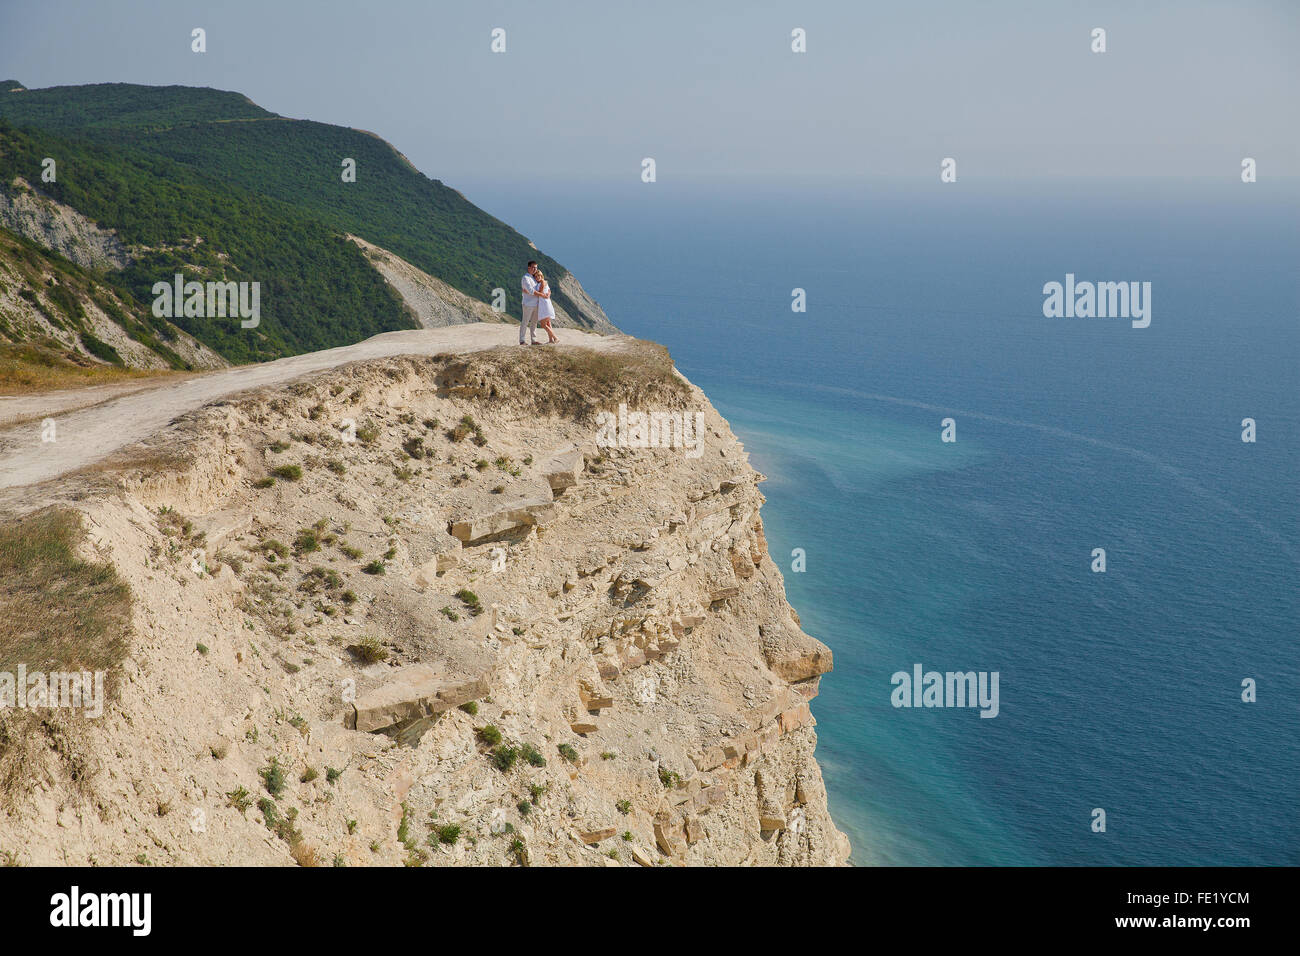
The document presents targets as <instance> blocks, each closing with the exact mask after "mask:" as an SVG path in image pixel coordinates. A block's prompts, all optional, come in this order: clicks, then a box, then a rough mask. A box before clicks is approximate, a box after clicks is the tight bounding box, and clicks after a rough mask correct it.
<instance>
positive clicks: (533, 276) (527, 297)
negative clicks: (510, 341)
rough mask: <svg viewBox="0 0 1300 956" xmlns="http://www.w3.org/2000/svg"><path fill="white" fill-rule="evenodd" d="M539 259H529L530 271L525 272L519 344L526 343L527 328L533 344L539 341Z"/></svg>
mask: <svg viewBox="0 0 1300 956" xmlns="http://www.w3.org/2000/svg"><path fill="white" fill-rule="evenodd" d="M537 288H538V282H537V260H536V259H529V260H528V271H527V272H525V273H524V281H523V293H524V318H523V321H522V322H520V323H519V344H520V345H526V344H528V343H526V342H525V341H524V330H525V329H527V330H528V332H529V335H530V337H531V338H532V344H533V345H538V344H539V343H538V341H537Z"/></svg>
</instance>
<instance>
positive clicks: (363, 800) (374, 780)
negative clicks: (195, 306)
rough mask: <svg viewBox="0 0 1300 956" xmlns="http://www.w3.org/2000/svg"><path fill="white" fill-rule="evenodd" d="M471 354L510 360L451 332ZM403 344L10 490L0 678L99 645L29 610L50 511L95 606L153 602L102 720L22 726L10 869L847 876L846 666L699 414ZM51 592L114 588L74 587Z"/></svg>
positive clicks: (486, 340)
mask: <svg viewBox="0 0 1300 956" xmlns="http://www.w3.org/2000/svg"><path fill="white" fill-rule="evenodd" d="M452 333H455V334H457V335H459V336H461V337H462V338H459V339H455V340H454V341H456V342H461V341H463V337H464V336H466V335H469V334H471V333H472V334H473V335H475V336H477V337H478V338H481V339H482V342H481V343H479V345H478V347H477V348H475V349H474V350H466V349H464V348H459V347H456V348H446V347H445V346H442V347H440V342H441V341H442V340H441V339H440V338H439V337H440V336H443V337H446V338H447V341H449V342H450V341H453V339H452V338H451V335H452ZM401 334H402V335H407V336H412V335H420V336H426V337H427V343H428V347H427V348H421V349H420V350H419V351H420V352H421V353H422V354H418V355H403V356H395V357H387V358H378V359H371V360H367V361H363V362H356V363H350V364H346V365H343V366H341V367H338V368H332V369H327V370H325V371H323V372H317V373H314V374H312V375H309V376H306V377H302V378H298V379H296V380H294V381H292V382H289V383H287V384H275V385H273V386H269V387H264V388H262V389H260V390H254V391H243V392H240V393H238V394H233V395H230V396H228V397H226V398H224V399H223V400H219V401H217V402H214V403H211V404H208V405H205V406H204V407H202V408H200V409H198V410H197V411H193V412H190V413H188V414H186V415H183V416H181V417H179V418H177V419H176V420H175V421H173V422H172V423H171V424H170V425H169V426H167V427H166V428H165V429H164V430H162V431H161V432H158V433H157V434H155V435H153V437H151V438H150V439H148V440H147V441H145V442H143V443H140V444H137V445H133V446H131V447H130V448H128V449H126V450H124V452H122V453H120V454H118V455H117V456H116V457H114V458H111V459H108V460H106V461H100V462H97V463H95V465H94V466H93V467H92V468H90V469H86V470H83V471H81V472H78V473H75V474H71V475H65V476H64V477H62V478H59V479H57V480H56V481H54V482H49V483H46V484H45V485H42V486H40V487H39V488H27V489H20V491H21V495H20V496H19V498H17V499H15V498H14V497H13V496H12V495H11V497H10V498H9V503H10V505H11V506H13V511H12V513H11V514H10V515H8V516H7V517H6V519H5V520H6V523H9V524H10V527H11V528H18V529H23V528H25V529H26V530H25V531H22V532H21V533H15V534H13V535H11V537H10V538H9V539H8V544H7V545H6V544H5V543H4V542H3V541H0V564H2V563H3V561H4V560H10V561H11V562H16V563H14V564H13V566H14V567H15V568H18V571H16V572H11V573H8V574H6V575H5V580H6V581H7V582H8V583H7V584H0V599H2V600H0V603H3V604H6V606H7V607H8V608H9V611H8V613H6V614H5V616H4V617H5V619H4V621H3V622H0V638H3V639H2V640H0V647H3V648H6V652H5V655H4V656H5V659H4V660H3V661H0V669H6V668H7V669H13V668H14V667H16V666H17V664H18V663H23V662H24V660H25V662H26V664H27V667H28V668H29V670H30V669H34V668H37V667H41V668H44V669H46V670H51V671H52V670H55V669H56V667H57V665H58V664H60V663H61V662H62V663H65V664H67V665H68V666H72V667H81V666H89V665H87V664H85V661H86V660H88V659H89V657H88V656H87V655H89V654H90V653H91V650H93V648H91V647H89V646H88V642H87V641H85V640H82V641H80V643H79V644H78V646H77V647H76V649H75V650H70V649H69V647H67V646H64V645H63V644H59V645H58V646H53V645H52V644H51V643H50V642H51V641H52V640H53V636H54V635H56V633H57V632H58V629H57V627H55V624H54V622H55V621H56V620H57V619H58V618H59V613H60V612H59V608H58V607H52V608H46V609H45V610H44V611H41V612H39V613H40V615H41V616H42V618H43V620H44V623H41V622H38V621H35V620H33V618H34V617H35V616H36V615H37V613H38V612H37V611H35V610H32V609H34V608H36V607H37V605H36V604H32V603H31V602H32V600H34V599H33V598H32V597H31V595H30V594H28V595H27V596H26V597H24V596H23V594H20V593H17V590H16V589H18V588H20V587H21V586H22V582H23V581H24V580H26V578H24V575H37V574H39V568H37V567H36V564H34V563H33V562H35V561H36V559H35V558H33V559H31V560H30V561H28V562H27V563H26V564H24V563H23V557H22V554H21V553H19V552H21V551H22V549H23V548H25V547H29V546H30V545H25V544H23V543H22V542H23V541H26V542H32V541H36V540H38V539H40V538H41V536H42V535H44V534H46V533H52V532H50V530H49V529H50V527H52V526H50V525H49V522H50V521H51V520H52V519H51V517H50V516H51V515H59V514H67V513H71V515H72V518H73V520H72V522H71V524H70V525H69V527H71V529H72V531H71V532H69V533H70V534H71V537H70V539H69V540H70V544H71V546H72V547H73V548H75V549H76V553H75V561H73V559H71V558H69V559H68V560H69V561H72V563H71V564H69V567H75V568H76V569H79V570H78V571H77V573H79V574H80V573H89V572H86V571H85V569H92V570H93V569H98V570H96V571H95V572H94V573H95V574H96V575H98V577H96V578H95V580H96V581H97V582H98V584H96V585H95V587H96V588H98V590H97V591H95V592H94V594H95V598H94V599H95V601H99V600H100V599H101V598H102V597H103V594H104V593H105V590H104V589H105V588H106V587H107V584H106V583H105V582H106V581H108V580H110V579H111V580H112V581H116V582H118V583H119V584H121V585H124V586H125V589H129V595H130V597H129V601H126V600H125V599H124V603H122V604H121V605H116V604H115V605H112V606H111V607H109V606H108V605H105V607H106V608H108V609H107V610H104V611H103V614H102V617H103V619H102V620H100V621H99V622H98V623H99V625H100V627H99V628H98V630H96V631H95V633H96V634H99V635H100V637H99V638H97V640H98V641H99V642H100V643H102V650H103V655H102V659H103V660H106V661H109V665H108V666H107V667H106V670H107V671H108V673H109V681H108V685H109V691H108V692H109V694H110V697H111V699H110V702H109V704H108V705H107V706H106V708H105V710H104V713H103V715H102V716H100V717H98V718H93V719H92V718H90V717H87V716H81V715H78V714H76V713H71V712H60V713H57V714H54V715H53V716H48V717H41V716H39V714H40V712H38V711H30V710H26V711H24V710H16V709H11V710H8V711H0V782H2V783H3V786H4V791H3V794H2V796H3V799H4V801H5V805H6V809H7V811H8V812H7V815H6V816H4V817H0V848H4V849H7V850H11V851H12V850H14V849H16V848H21V849H17V851H16V852H17V861H18V862H22V863H31V864H54V863H72V864H83V863H99V864H114V863H129V862H132V861H138V862H149V863H153V864H168V865H171V864H258V865H275V864H288V863H291V862H294V861H296V862H298V863H300V864H305V865H315V864H322V865H328V864H330V863H331V862H333V863H336V864H340V865H342V864H346V865H352V866H359V865H396V864H400V863H406V864H408V865H420V864H423V865H457V864H459V865H470V864H482V865H506V864H520V863H523V864H529V865H583V864H586V865H637V864H640V865H643V866H651V865H675V864H704V865H707V864H731V865H740V864H751V865H772V864H778V865H826V864H839V863H843V862H844V861H845V860H846V858H847V855H848V842H847V839H846V838H845V837H844V835H843V834H841V833H840V832H839V831H838V830H837V829H836V828H835V825H834V823H833V822H832V820H831V818H830V816H829V814H828V812H827V805H826V792H825V788H824V786H823V783H822V778H821V773H820V770H819V769H818V766H817V762H816V760H815V757H814V748H815V745H816V734H815V731H814V721H813V719H812V716H811V714H810V711H809V701H810V700H811V699H812V698H813V697H814V696H815V695H816V693H817V688H818V682H819V680H820V678H821V676H822V675H823V674H824V673H826V672H828V671H829V670H830V667H831V655H830V652H829V650H828V649H827V648H826V647H825V646H823V645H822V644H820V643H819V642H818V641H816V640H815V639H813V638H812V637H810V636H809V635H807V634H805V633H804V632H803V631H802V630H801V628H800V624H799V619H798V615H797V614H796V613H795V612H794V611H793V610H792V609H791V607H790V606H789V604H788V603H787V601H786V598H785V594H784V590H783V582H782V577H781V574H780V571H779V570H778V568H777V567H776V565H775V564H774V563H773V562H772V560H771V559H770V557H769V556H768V553H767V545H766V541H765V539H764V536H763V524H762V519H761V515H760V509H761V505H762V503H763V496H762V494H761V493H760V491H759V484H760V482H761V481H762V476H761V475H759V474H758V473H756V472H755V471H754V469H753V468H752V467H750V465H749V464H748V460H747V457H746V454H745V451H744V449H743V447H742V446H741V444H740V443H739V442H738V441H737V439H736V437H735V436H734V435H733V434H732V432H731V430H730V428H729V427H728V425H727V423H726V421H724V420H723V419H722V418H721V417H720V416H719V415H718V413H717V412H716V411H715V410H714V409H713V407H712V406H711V405H710V404H709V402H708V400H707V398H706V397H705V396H704V394H703V393H702V392H701V391H700V390H699V389H698V388H695V387H694V386H693V385H691V384H690V383H688V382H686V381H685V380H684V379H683V378H681V376H680V375H678V374H677V373H676V371H675V370H674V369H673V368H672V366H671V363H670V361H669V360H668V357H667V353H666V352H665V351H664V350H663V349H662V348H660V347H658V346H654V345H651V344H650V343H644V342H638V341H637V340H634V339H629V338H626V337H605V338H604V339H601V338H600V337H597V336H588V335H583V334H582V333H576V332H567V333H566V334H565V344H564V345H562V346H561V347H558V348H548V347H538V348H523V349H521V348H518V347H517V346H505V347H497V345H498V343H506V342H508V341H509V340H510V338H511V337H512V336H513V334H514V333H513V330H512V329H510V328H507V327H504V326H501V325H488V324H484V325H481V326H472V327H460V328H458V329H437V330H431V331H428V332H420V333H401ZM595 343H601V344H600V347H599V348H586V347H583V346H584V345H586V344H595ZM219 374H223V375H230V374H232V373H219ZM620 406H625V407H624V408H622V409H621V408H620ZM638 411H641V412H651V413H654V418H653V422H652V423H653V425H654V428H653V429H651V428H649V427H648V426H649V425H650V424H651V422H645V423H642V422H639V421H638V418H637V414H636V413H637V412H638ZM642 424H645V425H646V426H647V427H646V428H644V429H642V428H640V427H639V426H640V425H642ZM683 426H684V427H683ZM3 439H4V436H0V442H2V441H3ZM643 439H646V440H644V441H643ZM620 440H622V442H623V445H622V446H621V447H620V445H619V444H618V442H619V441H620ZM611 442H612V443H613V444H611ZM639 446H649V447H639ZM15 502H17V504H15ZM34 509H45V510H34ZM51 509H53V510H51ZM41 521H45V522H46V524H45V525H41V524H39V523H40V522H41ZM34 523H35V524H34ZM78 529H80V530H78ZM6 548H7V549H8V550H6ZM15 555H17V557H15ZM6 556H7V557H6ZM62 579H63V580H65V581H71V580H72V578H71V577H69V576H68V575H67V574H63V575H62ZM31 580H33V581H35V580H37V579H36V578H32V579H31ZM88 587H89V585H88ZM87 593H88V594H89V592H87ZM24 600H26V601H27V602H28V604H27V605H24V604H23V601H24ZM42 600H44V601H45V602H46V604H49V603H50V602H53V603H55V604H57V602H58V601H59V600H64V601H69V602H72V601H76V602H77V603H78V604H79V605H80V606H81V607H82V613H83V616H85V615H88V614H90V613H91V611H89V610H86V609H87V608H91V606H92V603H93V602H91V601H90V600H89V598H86V597H78V596H77V592H76V589H75V586H74V584H72V583H69V584H66V585H65V586H64V588H63V589H62V590H61V591H60V592H59V594H58V595H57V596H56V595H54V594H53V592H51V594H50V595H48V596H47V597H46V598H43V599H42ZM93 606H94V607H99V606H100V605H99V604H94V605H93ZM24 607H28V608H29V611H28V612H24V611H23V608H24ZM113 608H116V610H113ZM95 613H97V614H98V613H99V612H95ZM42 642H45V643H44V644H42ZM96 646H98V645H96ZM14 648H26V650H25V651H24V652H23V653H24V654H25V655H26V657H25V658H23V659H17V658H16V657H15V653H14V650H13V649H14ZM61 655H62V656H61Z"/></svg>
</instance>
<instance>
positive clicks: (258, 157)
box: [0, 84, 603, 361]
mask: <svg viewBox="0 0 1300 956" xmlns="http://www.w3.org/2000/svg"><path fill="white" fill-rule="evenodd" d="M46 156H51V157H55V158H56V159H57V160H58V163H59V166H58V170H59V174H58V181H57V182H56V183H43V182H40V169H41V166H40V163H41V160H42V159H43V158H44V157H46ZM344 158H351V159H354V160H355V161H356V170H357V176H356V181H355V182H343V181H342V178H341V176H340V173H341V171H342V165H341V164H342V161H343V159H344ZM16 176H21V177H23V178H25V179H26V180H27V181H28V182H30V183H32V185H33V186H35V187H36V188H38V189H40V190H41V191H42V192H44V193H46V194H48V195H49V196H51V197H52V198H54V199H56V200H58V201H59V202H62V203H66V204H67V205H69V206H72V207H73V208H74V209H76V210H78V211H79V212H81V213H83V214H85V215H86V216H88V217H90V218H91V219H93V220H95V221H96V222H98V223H99V224H100V225H102V226H105V227H107V228H114V229H116V230H117V231H118V234H119V236H120V237H121V239H122V241H123V242H125V243H127V244H128V245H129V246H145V247H149V249H150V250H151V251H148V252H144V253H142V254H140V255H139V258H138V260H137V261H136V262H135V263H134V264H133V265H132V266H131V267H130V268H128V269H127V270H125V271H124V272H122V273H121V274H119V275H118V276H117V277H116V279H110V281H118V282H120V283H121V284H122V285H123V288H124V289H126V290H127V291H129V292H130V293H131V294H132V295H134V296H135V297H136V298H137V299H140V300H141V301H144V302H149V301H152V295H151V292H150V290H151V288H152V286H153V283H154V282H156V281H159V280H169V279H170V277H171V276H172V274H173V273H174V272H177V271H181V272H184V273H185V274H186V276H187V278H188V277H191V275H192V274H194V273H196V272H201V273H202V276H201V277H202V278H212V279H229V280H232V281H241V280H247V281H260V282H261V284H262V322H261V325H260V327H259V328H258V329H256V330H245V329H241V328H240V327H239V323H238V322H231V321H229V320H223V319H197V318H192V319H186V318H183V317H178V318H176V319H175V320H174V321H175V322H176V324H177V325H178V326H180V327H181V328H183V329H185V330H186V331H187V332H190V333H191V334H193V335H194V336H195V337H196V338H199V339H200V340H201V341H203V342H205V343H206V344H208V345H209V346H211V347H212V348H214V349H215V350H216V351H218V352H220V353H221V354H222V355H224V356H226V357H227V358H229V359H231V360H232V361H253V360H263V359H267V358H271V357H274V356H277V355H284V354H291V353H295V352H302V351H308V350H313V349H320V348H328V347H331V346H335V345H341V344H345V343H348V342H354V341H357V340H359V339H361V338H365V337H367V336H369V335H373V334H375V333H377V332H381V331H387V330H392V329H398V328H410V327H411V326H412V320H411V319H410V317H409V316H408V314H407V312H406V311H405V309H404V308H403V306H402V303H401V302H400V300H399V299H398V298H397V296H396V295H395V294H394V293H393V292H392V291H391V289H389V288H388V286H387V285H386V283H385V282H384V281H383V279H382V278H381V277H380V276H379V275H378V274H377V273H376V272H375V271H374V270H373V269H372V268H371V267H370V266H369V264H368V263H367V262H366V260H365V258H364V257H363V256H362V255H361V253H360V250H358V249H357V248H356V247H355V246H354V245H353V244H352V243H350V242H348V241H346V240H345V239H343V238H342V234H343V233H345V232H348V233H353V234H355V235H358V236H360V237H362V238H363V239H366V240H368V241H370V242H373V243H375V244H376V245H379V246H382V247H384V248H386V249H388V250H390V251H392V252H394V253H396V254H397V255H400V256H402V257H403V258H404V259H407V260H408V261H409V262H411V263H412V264H413V265H415V266H417V267H418V268H420V269H423V270H424V271H425V272H428V273H429V274H431V275H433V276H435V277H437V278H439V279H442V280H443V281H444V282H447V283H448V284H449V285H451V286H453V287H455V288H457V289H459V290H460V291H462V292H464V293H466V294H467V295H470V296H473V297H474V298H477V299H480V300H482V301H490V299H491V296H492V290H493V289H494V288H497V287H501V288H504V289H506V291H507V299H508V307H509V308H510V310H511V311H512V312H513V313H514V314H516V315H517V314H518V309H519V284H518V276H519V274H520V272H521V271H522V264H523V263H524V262H525V261H526V260H528V259H529V258H535V259H537V260H538V261H539V262H541V263H542V267H543V268H544V269H545V270H547V271H548V272H549V273H550V274H551V275H552V277H556V278H558V277H559V276H561V275H563V274H564V273H565V271H566V270H564V269H563V267H562V266H560V265H559V264H558V263H556V262H555V261H554V260H552V259H550V258H549V257H547V256H545V255H543V254H541V253H539V252H537V251H536V250H535V249H533V247H532V246H531V245H530V244H529V243H528V241H527V240H526V239H525V238H524V237H523V236H521V235H519V233H517V232H515V230H513V229H511V228H510V227H509V226H507V225H506V224H505V223H502V222H501V221H500V220H498V219H495V218H494V217H492V216H490V215H488V214H487V213H485V212H484V211H483V210H481V209H479V208H478V207H476V206H474V205H473V204H472V203H470V202H469V201H468V200H466V199H465V198H464V197H463V196H461V195H460V193H458V192H457V191H455V190H454V189H451V188H449V187H447V186H444V185H443V184H442V183H440V182H438V181H437V180H433V179H429V178H428V177H426V176H424V175H423V174H422V173H420V172H419V171H418V170H416V169H415V168H414V167H413V166H411V164H410V163H409V162H407V161H406V159H405V158H404V157H403V156H401V155H400V154H399V153H398V152H397V151H396V150H395V149H394V148H393V147H392V146H391V145H389V144H388V143H386V142H385V141H383V140H381V139H379V138H378V137H376V136H373V135H371V134H369V133H365V132H362V131H359V130H353V129H348V128H345V127H338V126H329V125H326V124H323V123H315V122H308V121H301V120H289V119H284V118H281V117H277V116H275V115H274V114H272V113H269V112H267V111H266V110H263V109H262V108H261V107H258V106H256V105H255V104H253V103H251V102H250V101H249V100H248V99H247V98H246V97H243V96H241V95H239V94H237V93H228V92H221V91H217V90H209V89H193V88H189V87H178V86H171V87H145V86H135V85H131V84H101V85H95V86H78V87H53V88H50V89H45V90H21V91H17V92H9V93H4V94H3V95H0V189H6V190H7V189H9V188H11V187H10V185H9V184H10V183H11V182H12V181H13V179H14V177H16ZM196 238H197V239H199V240H201V241H198V242H196V241H195V240H196ZM196 277H198V276H196ZM556 301H557V304H559V305H561V306H563V307H564V308H565V309H566V311H568V312H569V314H570V315H572V316H573V317H574V318H575V320H577V321H579V322H580V323H583V324H585V325H588V326H591V327H594V326H596V325H598V324H599V323H600V322H601V321H603V316H587V315H585V314H584V313H583V312H582V311H581V310H580V309H579V308H578V307H577V306H576V305H575V304H574V303H573V302H571V301H569V300H567V299H566V298H565V297H564V296H563V295H562V294H557V295H556Z"/></svg>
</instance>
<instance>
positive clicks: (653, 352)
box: [440, 339, 691, 419]
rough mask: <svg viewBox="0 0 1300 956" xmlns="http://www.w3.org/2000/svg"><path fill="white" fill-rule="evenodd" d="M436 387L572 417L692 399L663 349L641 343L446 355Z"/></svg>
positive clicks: (676, 404) (666, 405)
mask: <svg viewBox="0 0 1300 956" xmlns="http://www.w3.org/2000/svg"><path fill="white" fill-rule="evenodd" d="M440 383H441V384H445V385H447V386H449V387H451V388H453V389H456V388H460V389H469V390H472V391H473V392H474V393H475V394H476V395H478V396H479V397H481V398H487V399H500V400H506V401H510V402H513V403H514V404H516V405H519V406H521V407H523V408H525V409H528V410H530V411H533V412H536V413H538V414H553V415H560V416H563V417H566V418H575V419H582V418H585V417H587V416H589V415H592V414H594V413H596V412H598V411H601V410H607V409H611V408H616V407H617V406H618V404H619V403H620V402H626V403H627V404H628V405H629V406H630V407H632V408H645V407H649V406H659V407H662V408H681V407H683V406H684V405H685V404H686V401H687V400H688V399H689V398H690V395H691V391H690V386H688V385H687V384H686V382H685V381H683V379H682V378H681V376H679V375H678V374H677V372H676V369H675V368H674V367H673V360H672V357H671V356H670V355H669V354H668V350H667V349H666V348H664V347H663V346H662V345H659V344H657V343H655V342H645V341H642V340H640V339H633V340H631V341H630V342H629V343H628V344H627V345H626V347H624V348H622V349H620V350H618V351H609V352H606V351H600V352H598V351H596V350H594V349H588V348H581V347H578V348H547V347H544V346H538V347H537V348H522V349H521V348H518V347H516V346H506V347H504V348H495V349H487V350H485V351H482V352H473V353H471V354H469V355H466V356H457V357H455V358H452V357H446V365H445V366H444V367H443V371H442V373H441V375H440Z"/></svg>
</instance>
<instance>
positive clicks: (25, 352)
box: [0, 339, 168, 395]
mask: <svg viewBox="0 0 1300 956" xmlns="http://www.w3.org/2000/svg"><path fill="white" fill-rule="evenodd" d="M167 374H168V373H167V372H160V371H158V370H156V369H128V368H118V367H117V366H115V365H105V364H104V363H102V362H96V361H94V360H93V359H89V358H87V357H86V356H84V355H81V354H80V353H77V352H73V351H71V350H69V349H65V348H63V347H62V346H60V345H59V343H57V342H55V341H54V340H52V339H44V340H40V341H32V342H17V343H11V342H0V395H27V394H30V393H32V392H44V391H49V390H51V389H56V388H76V387H78V386H83V385H106V384H109V383H112V382H126V381H131V380H133V379H149V378H158V377H164V376H166V375H167Z"/></svg>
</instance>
